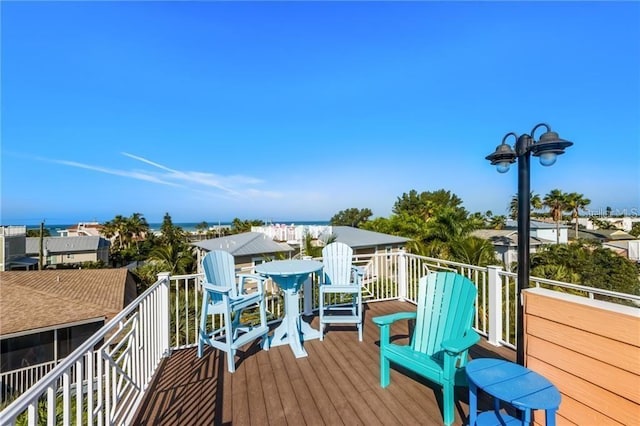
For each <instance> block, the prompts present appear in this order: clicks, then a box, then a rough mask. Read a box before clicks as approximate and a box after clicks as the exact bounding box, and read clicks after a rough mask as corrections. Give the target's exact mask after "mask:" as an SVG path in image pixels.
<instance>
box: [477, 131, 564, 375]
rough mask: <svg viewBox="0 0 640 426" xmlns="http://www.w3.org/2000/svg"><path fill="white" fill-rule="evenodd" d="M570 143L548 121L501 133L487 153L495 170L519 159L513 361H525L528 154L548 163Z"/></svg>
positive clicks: (529, 183)
mask: <svg viewBox="0 0 640 426" xmlns="http://www.w3.org/2000/svg"><path fill="white" fill-rule="evenodd" d="M540 127H545V128H546V129H547V131H546V132H545V133H543V134H542V136H540V139H539V140H538V141H536V140H535V139H534V137H535V131H536V130H538V128H540ZM509 136H513V137H514V138H515V140H516V144H515V151H514V150H513V148H511V146H509V145H507V143H506V140H507V139H508V138H509ZM571 145H573V142H569V141H566V140H564V139H560V137H559V136H558V134H557V133H556V132H552V131H551V127H549V125H548V124H545V123H540V124H537V125H536V126H535V127H534V128H533V130H531V134H530V135H528V134H523V135H520V136H518V135H517V134H515V133H513V132H510V133H507V134H506V135H504V137H503V138H502V143H501V144H500V145H498V147H497V148H496V150H495V152H494V153H493V154H491V155H488V156H487V157H486V159H487V160H489V161H491V164H492V165H494V166H497V168H498V172H500V173H506V172H507V171H508V170H509V166H510V165H511V164H512V163H515V162H516V160H518V281H517V292H516V298H517V302H516V306H517V309H516V310H517V319H516V322H517V330H516V342H517V346H516V362H517V363H518V364H520V365H524V324H523V318H524V315H523V306H522V303H523V301H522V290H523V289H525V288H527V287H529V225H530V224H529V220H530V213H531V212H530V206H529V205H530V204H531V193H530V186H531V182H530V177H529V174H530V173H529V171H530V169H531V167H530V161H529V160H530V155H531V154H533V156H534V157H540V164H542V165H543V166H551V165H552V164H553V163H555V162H556V157H557V156H558V155H560V154H563V153H564V150H565V148H567V147H570V146H571Z"/></svg>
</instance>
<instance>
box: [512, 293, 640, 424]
mask: <svg viewBox="0 0 640 426" xmlns="http://www.w3.org/2000/svg"><path fill="white" fill-rule="evenodd" d="M524 294H525V298H524V306H525V311H524V315H525V318H524V324H525V362H526V366H527V367H528V368H530V369H532V370H534V371H536V372H538V373H540V374H542V375H543V376H545V377H546V378H547V379H549V380H551V382H553V383H554V384H555V385H556V386H557V387H558V389H559V390H560V393H561V394H562V402H561V404H560V409H559V411H558V416H557V424H558V425H559V426H562V425H574V424H575V425H637V424H640V309H638V308H634V307H628V306H621V305H617V304H613V303H608V302H602V301H597V300H592V299H588V298H584V297H578V296H573V295H568V294H565V293H560V292H556V291H550V290H545V289H540V288H535V289H528V290H526V291H525V292H524ZM535 420H536V423H540V424H544V417H543V416H542V413H541V412H538V413H536V417H535Z"/></svg>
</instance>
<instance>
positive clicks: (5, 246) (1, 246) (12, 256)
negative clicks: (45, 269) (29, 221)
mask: <svg viewBox="0 0 640 426" xmlns="http://www.w3.org/2000/svg"><path fill="white" fill-rule="evenodd" d="M26 239H27V227H26V226H2V227H0V262H2V263H0V271H11V270H16V269H26V270H29V269H38V259H33V258H31V257H28V256H27V255H26V245H27V242H26Z"/></svg>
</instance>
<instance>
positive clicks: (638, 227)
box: [629, 222, 640, 237]
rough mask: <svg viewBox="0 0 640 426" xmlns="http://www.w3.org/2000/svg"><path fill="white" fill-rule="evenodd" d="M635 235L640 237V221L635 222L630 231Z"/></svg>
mask: <svg viewBox="0 0 640 426" xmlns="http://www.w3.org/2000/svg"><path fill="white" fill-rule="evenodd" d="M629 233H630V234H631V235H633V236H634V237H640V222H635V223H634V224H633V226H632V227H631V231H629Z"/></svg>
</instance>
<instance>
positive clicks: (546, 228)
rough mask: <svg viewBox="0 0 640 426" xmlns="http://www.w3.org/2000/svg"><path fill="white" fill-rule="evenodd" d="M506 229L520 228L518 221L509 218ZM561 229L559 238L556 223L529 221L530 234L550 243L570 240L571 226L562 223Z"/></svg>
mask: <svg viewBox="0 0 640 426" xmlns="http://www.w3.org/2000/svg"><path fill="white" fill-rule="evenodd" d="M504 228H505V229H512V230H513V229H515V230H517V229H518V221H516V220H507V223H506V225H505V227H504ZM558 228H559V231H560V239H559V240H558V237H557V231H556V224H555V223H549V222H543V221H539V220H532V221H530V222H529V235H531V236H532V237H535V238H538V239H540V240H546V241H548V242H550V243H553V244H556V243H557V242H559V243H560V244H566V243H567V242H569V234H568V230H569V226H567V225H564V224H560V226H559V227H558Z"/></svg>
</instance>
